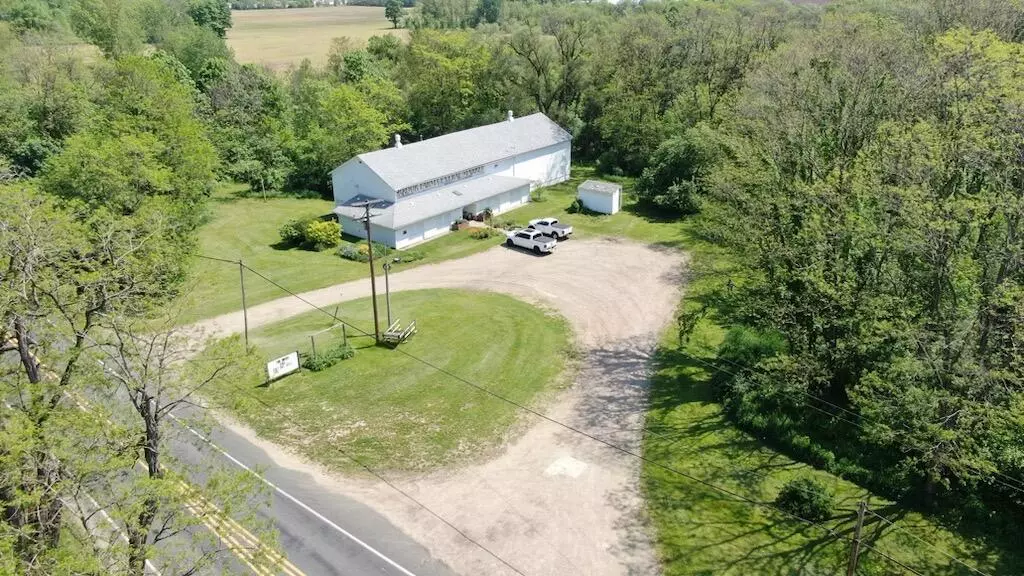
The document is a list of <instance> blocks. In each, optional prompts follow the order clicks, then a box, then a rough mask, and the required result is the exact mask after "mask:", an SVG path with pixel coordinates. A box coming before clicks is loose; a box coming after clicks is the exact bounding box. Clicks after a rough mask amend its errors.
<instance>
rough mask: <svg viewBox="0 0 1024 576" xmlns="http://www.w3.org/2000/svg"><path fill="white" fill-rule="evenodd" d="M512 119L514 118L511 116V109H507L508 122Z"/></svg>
mask: <svg viewBox="0 0 1024 576" xmlns="http://www.w3.org/2000/svg"><path fill="white" fill-rule="evenodd" d="M512 120H514V118H513V116H512V111H511V110H509V111H508V121H509V122H511V121H512Z"/></svg>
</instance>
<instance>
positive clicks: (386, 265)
mask: <svg viewBox="0 0 1024 576" xmlns="http://www.w3.org/2000/svg"><path fill="white" fill-rule="evenodd" d="M382 268H384V301H385V302H387V305H388V328H391V284H390V283H389V282H388V271H390V270H391V262H385V263H384V266H382Z"/></svg>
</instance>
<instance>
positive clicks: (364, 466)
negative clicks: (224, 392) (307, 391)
mask: <svg viewBox="0 0 1024 576" xmlns="http://www.w3.org/2000/svg"><path fill="white" fill-rule="evenodd" d="M231 387H232V388H234V389H235V390H237V391H239V392H241V393H242V394H244V395H246V396H248V397H250V398H252V399H253V400H256V401H257V402H259V403H260V405H262V406H263V407H264V408H266V409H267V410H269V411H272V412H273V413H274V414H275V415H276V416H281V417H283V418H284V419H285V420H286V421H287V422H288V423H289V424H291V425H293V426H296V428H297V429H300V430H301V429H303V428H304V427H303V426H302V425H301V424H299V423H298V422H296V421H295V420H293V419H292V418H290V417H289V416H288V415H287V411H285V410H278V409H276V408H275V407H274V406H272V405H271V404H270V403H268V402H267V401H265V400H264V399H263V398H260V397H259V396H256V395H254V394H252V393H251V392H250V391H248V390H244V389H243V388H241V387H240V386H236V385H233V384H232V385H231ZM326 432H327V431H326V430H324V431H323V432H320V433H319V434H314V435H312V436H310V437H309V438H308V440H313V439H315V438H317V437H318V436H321V435H323V434H325V433H326ZM333 448H334V449H335V450H337V451H338V453H340V454H341V455H342V456H344V457H345V458H348V459H349V460H351V461H352V462H354V463H355V464H356V465H357V466H359V467H360V468H362V469H363V470H366V471H367V472H368V473H369V474H370V475H371V476H373V477H374V478H376V479H378V480H380V481H381V482H383V483H384V484H386V485H387V486H388V487H389V488H391V489H392V490H394V491H395V492H398V493H399V494H401V495H402V496H404V497H405V498H407V499H408V500H410V501H411V502H413V503H414V504H416V505H417V506H419V507H420V508H422V509H424V510H426V511H427V512H428V513H429V514H430V515H431V516H433V517H434V518H437V519H438V520H440V521H441V522H443V523H444V524H445V525H446V526H448V527H449V528H451V529H452V530H454V531H455V532H456V533H457V534H459V536H462V537H463V538H465V539H466V541H468V542H469V543H471V544H473V545H474V546H476V547H478V548H480V549H481V550H483V551H484V552H486V553H487V554H489V555H490V556H491V557H492V558H494V559H495V560H497V561H498V562H501V563H502V564H504V565H505V566H506V567H507V568H508V569H510V570H512V571H513V572H515V573H516V574H519V576H526V575H525V574H524V573H523V572H522V571H520V570H519V569H518V568H516V567H515V566H513V565H512V564H510V563H509V562H508V561H507V560H505V559H504V558H502V557H501V556H499V555H498V554H497V553H495V552H493V551H492V550H491V549H490V548H488V547H486V546H484V545H483V544H481V543H480V542H478V541H477V540H475V539H473V537H471V536H470V535H469V534H466V533H465V532H463V531H462V530H461V529H459V527H457V526H455V525H454V524H452V523H451V522H450V521H448V520H447V519H445V518H444V517H443V516H441V515H440V514H439V513H437V512H435V511H434V510H433V509H431V508H430V507H429V506H427V505H426V504H424V503H423V502H422V501H420V500H418V499H417V498H416V497H414V496H413V495H411V494H409V493H408V492H406V491H405V490H402V489H401V488H400V487H399V486H397V485H396V484H394V483H393V482H391V481H390V480H388V479H387V478H386V477H385V476H384V475H382V474H381V473H379V472H377V471H376V470H374V469H373V468H371V467H370V466H369V465H368V464H366V463H365V462H363V461H362V460H360V459H358V458H356V457H355V456H353V455H352V454H349V453H348V452H346V451H345V450H344V449H342V448H341V447H340V446H336V445H333Z"/></svg>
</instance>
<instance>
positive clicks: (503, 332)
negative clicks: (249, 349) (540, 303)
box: [206, 290, 570, 471]
mask: <svg viewBox="0 0 1024 576" xmlns="http://www.w3.org/2000/svg"><path fill="white" fill-rule="evenodd" d="M391 300H392V306H393V308H394V310H395V313H396V315H399V316H401V317H402V319H403V320H404V321H405V322H408V321H409V320H412V319H415V320H416V324H417V326H418V328H419V333H418V334H417V335H416V336H414V337H413V338H412V339H411V340H410V341H409V342H407V343H405V344H403V345H402V350H404V351H406V352H409V353H410V354H413V355H416V356H418V357H420V358H423V359H426V360H428V361H430V362H431V363H432V364H435V365H437V366H440V367H441V368H443V369H445V370H449V371H451V372H453V373H455V374H459V375H460V376H463V377H465V378H469V379H471V380H472V381H474V382H479V383H481V384H482V385H484V386H487V387H488V388H491V389H493V390H495V391H497V392H499V393H500V394H503V395H506V396H508V397H510V398H512V399H514V400H516V401H518V402H525V403H530V402H531V401H534V400H535V399H537V398H538V396H540V395H543V394H544V392H545V391H549V390H551V389H552V385H553V384H554V382H555V378H556V376H558V375H559V374H561V373H562V372H563V369H564V367H565V358H566V351H567V350H568V347H569V345H570V340H569V329H568V326H567V324H566V323H565V321H564V320H562V319H561V318H559V317H557V316H553V315H551V314H549V313H547V312H545V311H544V310H541V309H539V308H536V307H533V306H530V305H529V304H526V303H524V302H521V301H519V300H516V299H514V298H510V297H508V296H503V295H499V294H494V293H490V292H475V291H464V290H418V291H412V292H400V293H396V294H393V295H392V297H391ZM382 312H383V307H382ZM338 314H339V317H344V318H346V319H347V320H350V321H351V322H352V323H353V324H355V325H356V326H360V327H363V328H364V329H365V328H369V327H371V326H372V325H373V322H372V316H371V311H370V304H369V300H368V299H360V300H355V301H351V302H347V303H344V304H342V305H341V306H340V311H339V313H338ZM332 323H333V321H332V319H331V318H329V317H327V316H325V315H323V314H321V313H319V312H315V311H314V312H310V313H306V314H303V315H300V316H296V317H294V318H291V319H289V320H286V321H284V322H280V323H277V324H271V325H268V326H264V327H262V328H259V329H257V330H255V331H254V332H253V334H252V335H251V338H252V341H253V342H254V343H255V345H256V347H257V352H255V353H253V354H251V355H249V359H250V360H251V361H250V362H249V363H248V364H247V365H246V366H244V368H243V369H241V370H240V372H239V373H237V374H233V375H232V377H231V378H229V379H226V380H225V381H223V382H222V383H221V384H220V385H219V387H218V388H216V389H212V390H208V391H207V392H206V393H207V395H208V396H210V397H211V399H212V400H213V401H214V402H215V403H218V404H222V405H226V406H228V407H229V408H230V410H231V412H232V413H233V414H234V415H236V416H237V417H238V418H239V419H241V420H242V421H244V422H245V423H247V424H248V425H249V426H252V427H253V429H254V430H256V431H257V432H258V433H259V434H261V435H263V436H265V437H267V438H272V439H274V441H275V442H278V443H280V444H282V445H285V446H289V447H290V448H292V449H294V450H295V451H296V452H298V453H300V454H302V455H304V456H306V457H308V458H310V459H312V460H315V461H317V462H320V463H322V464H325V465H326V466H328V467H330V468H334V469H340V470H351V469H352V468H353V465H352V462H351V461H350V460H348V459H347V458H346V457H345V456H344V455H342V454H341V453H340V452H339V451H338V450H337V449H336V448H341V449H342V450H345V451H347V452H349V453H351V454H353V455H355V456H356V457H358V458H360V459H361V460H363V461H364V462H365V463H366V464H368V465H370V466H372V467H379V468H384V469H392V470H403V471H414V470H415V471H423V470H427V469H431V468H435V467H437V466H440V465H444V464H450V463H454V462H463V461H465V460H467V459H472V458H479V457H480V456H482V455H484V454H487V453H488V452H489V451H491V450H493V449H494V447H496V446H497V445H499V444H500V443H501V441H502V439H503V437H504V436H505V435H506V434H507V433H508V432H509V428H510V426H511V425H512V424H513V423H514V421H515V420H516V418H517V417H518V416H519V415H518V414H517V413H516V411H515V410H514V408H512V407H511V406H509V405H507V404H502V403H499V402H493V401H487V398H486V397H483V396H481V395H480V394H479V393H476V392H474V391H473V390H472V389H469V388H467V387H466V386H464V385H462V384H460V383H458V382H456V381H454V380H452V379H451V378H448V377H446V376H444V375H443V374H441V373H439V372H438V371H436V370H435V369H433V368H430V367H429V366H426V365H425V364H422V363H419V362H417V361H415V360H414V359H412V358H410V357H409V356H406V355H404V354H402V353H401V352H398V351H394V350H390V349H387V348H382V347H375V346H373V338H372V337H366V336H360V337H352V338H350V341H349V343H350V344H351V345H353V347H355V348H357V351H356V355H355V356H354V357H353V358H351V359H349V360H344V361H342V362H340V363H338V364H336V365H334V366H332V367H331V368H328V369H327V370H324V371H322V372H310V371H307V370H303V371H301V372H300V373H297V374H292V375H289V376H287V377H285V378H283V379H282V380H279V381H277V382H274V383H273V384H271V385H270V386H269V387H259V385H260V383H261V382H262V381H263V379H264V362H265V361H266V359H267V358H269V357H276V356H280V355H283V354H285V353H287V352H288V351H291V350H300V351H302V352H303V353H306V352H308V351H309V349H310V343H309V338H308V335H309V334H311V333H314V332H318V331H320V330H323V329H324V328H329V327H330V326H331V325H332ZM349 334H350V335H351V334H353V332H352V331H351V330H350V331H349ZM341 338H342V333H341V331H340V330H332V331H331V332H328V333H324V334H322V335H320V336H319V337H318V338H317V348H318V350H320V351H321V352H322V351H323V350H324V349H326V347H328V346H330V345H331V344H332V343H335V342H339V341H340V340H341ZM235 344H236V345H237V341H236V342H235ZM264 403H265V404H266V405H269V406H273V407H274V410H273V411H268V410H267V406H266V405H264ZM290 421H294V422H301V423H303V426H302V429H301V430H297V429H295V428H294V426H293V425H292V424H291V423H290Z"/></svg>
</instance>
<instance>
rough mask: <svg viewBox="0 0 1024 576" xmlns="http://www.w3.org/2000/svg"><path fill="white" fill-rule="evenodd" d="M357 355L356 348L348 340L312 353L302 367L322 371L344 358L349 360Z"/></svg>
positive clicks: (303, 361) (304, 360) (305, 359)
mask: <svg viewBox="0 0 1024 576" xmlns="http://www.w3.org/2000/svg"><path fill="white" fill-rule="evenodd" d="M355 355H356V351H355V348H352V346H350V345H349V344H348V343H347V342H343V343H341V344H338V345H337V346H332V347H331V348H328V349H327V350H326V351H324V352H319V353H316V354H310V355H308V356H306V357H305V358H304V359H303V360H302V367H303V368H305V369H306V370H311V371H313V372H320V371H321V370H326V369H328V368H330V367H331V366H334V365H335V364H337V363H338V362H341V361H342V360H348V359H349V358H351V357H353V356H355Z"/></svg>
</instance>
